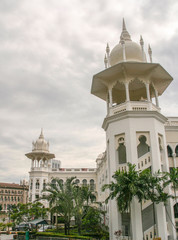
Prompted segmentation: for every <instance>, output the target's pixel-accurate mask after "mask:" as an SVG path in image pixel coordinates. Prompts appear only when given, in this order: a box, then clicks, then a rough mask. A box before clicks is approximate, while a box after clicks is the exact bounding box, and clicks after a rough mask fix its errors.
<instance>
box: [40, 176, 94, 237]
mask: <svg viewBox="0 0 178 240" xmlns="http://www.w3.org/2000/svg"><path fill="white" fill-rule="evenodd" d="M75 179H76V178H75V177H72V178H68V179H67V180H66V182H65V183H64V184H63V183H62V182H61V180H60V179H57V178H55V179H53V182H52V183H51V184H48V185H47V187H46V189H45V190H44V192H47V193H48V194H47V195H46V196H44V197H43V199H46V200H48V202H49V206H50V211H51V212H52V213H57V214H58V215H59V216H60V217H62V218H63V222H64V225H65V234H69V231H70V221H71V218H72V217H73V216H74V217H75V222H76V225H77V228H78V234H81V230H82V222H83V218H84V216H85V215H86V214H87V211H88V207H89V206H90V208H91V205H92V203H94V202H95V203H96V196H95V194H94V193H93V192H92V191H91V190H90V188H89V186H82V187H80V186H78V184H77V183H76V181H75Z"/></svg>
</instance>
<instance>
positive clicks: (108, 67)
mask: <svg viewBox="0 0 178 240" xmlns="http://www.w3.org/2000/svg"><path fill="white" fill-rule="evenodd" d="M148 54H149V59H150V62H147V59H146V54H145V52H144V42H143V39H142V37H141V38H140V44H138V43H136V42H133V41H132V40H131V36H130V34H129V33H128V31H127V29H126V26H125V22H124V20H123V27H122V33H121V36H120V41H119V43H118V44H117V45H116V46H115V47H114V48H113V50H112V51H111V53H110V49H109V45H108V44H107V47H106V55H105V59H104V63H105V70H104V71H101V72H99V73H97V74H96V75H94V76H93V81H92V87H91V93H92V94H94V95H95V96H97V97H99V98H101V99H102V100H104V101H106V103H107V115H106V117H105V119H104V122H103V125H102V127H103V128H104V130H105V131H106V144H107V147H106V149H107V161H108V166H109V169H108V172H109V181H112V180H113V179H112V175H113V174H114V172H115V171H116V170H118V169H121V170H126V169H127V163H128V162H130V163H132V164H135V165H136V167H137V169H138V170H144V169H146V168H151V170H152V172H153V173H154V172H156V171H158V170H161V171H162V170H164V171H169V168H168V158H167V151H166V139H165V127H164V124H165V122H166V120H167V118H166V117H165V116H163V115H162V114H161V113H160V107H159V101H158V97H159V96H160V95H162V94H163V92H164V91H165V90H166V88H167V87H168V86H169V84H170V83H171V81H172V80H173V78H172V77H171V76H170V74H169V73H168V72H167V71H166V70H165V69H164V68H163V67H162V66H161V65H160V64H159V63H153V62H152V51H151V48H150V46H149V49H148ZM115 209H117V206H116V202H115V201H114V200H113V201H110V203H109V218H110V221H109V222H110V226H109V227H110V239H116V236H115V235H114V232H115V231H118V230H122V232H123V234H125V235H127V232H128V231H131V232H132V239H133V240H141V239H143V237H142V227H143V230H144V234H145V239H146V238H147V236H151V235H152V236H154V222H153V215H152V212H153V211H152V209H153V205H152V204H150V203H146V204H144V206H143V211H142V213H141V209H140V204H139V203H138V201H137V199H134V200H133V202H132V206H131V226H132V227H131V228H132V229H130V230H129V229H127V226H126V222H128V221H129V220H128V219H125V217H126V216H123V215H121V214H120V213H119V212H117V211H115ZM168 211H169V215H170V216H172V206H171V202H170V204H169V206H168ZM141 216H142V217H141ZM142 219H143V221H142ZM167 225H168V231H167ZM156 234H157V236H159V237H161V239H162V240H166V239H168V235H170V236H171V237H173V239H174V237H175V231H174V229H173V226H172V224H171V221H170V219H166V213H165V207H164V206H163V205H162V204H158V205H156Z"/></svg>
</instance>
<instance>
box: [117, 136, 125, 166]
mask: <svg viewBox="0 0 178 240" xmlns="http://www.w3.org/2000/svg"><path fill="white" fill-rule="evenodd" d="M124 141H125V140H124V138H123V137H120V138H119V140H118V148H117V151H118V160H119V164H123V163H126V147H125V143H124Z"/></svg>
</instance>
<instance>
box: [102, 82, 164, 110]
mask: <svg viewBox="0 0 178 240" xmlns="http://www.w3.org/2000/svg"><path fill="white" fill-rule="evenodd" d="M144 84H145V88H146V96H147V101H148V102H151V96H150V83H144ZM124 86H125V95H126V102H129V101H130V92H129V82H124ZM153 89H154V95H155V102H156V106H157V107H158V108H159V101H158V91H157V90H156V89H155V88H154V87H153ZM112 90H113V86H112V87H111V86H109V87H108V96H107V99H106V101H107V105H108V106H109V107H112V106H113V97H112Z"/></svg>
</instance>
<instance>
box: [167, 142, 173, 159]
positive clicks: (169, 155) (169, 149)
mask: <svg viewBox="0 0 178 240" xmlns="http://www.w3.org/2000/svg"><path fill="white" fill-rule="evenodd" d="M167 154H168V157H172V149H171V147H170V146H169V145H168V146H167Z"/></svg>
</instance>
